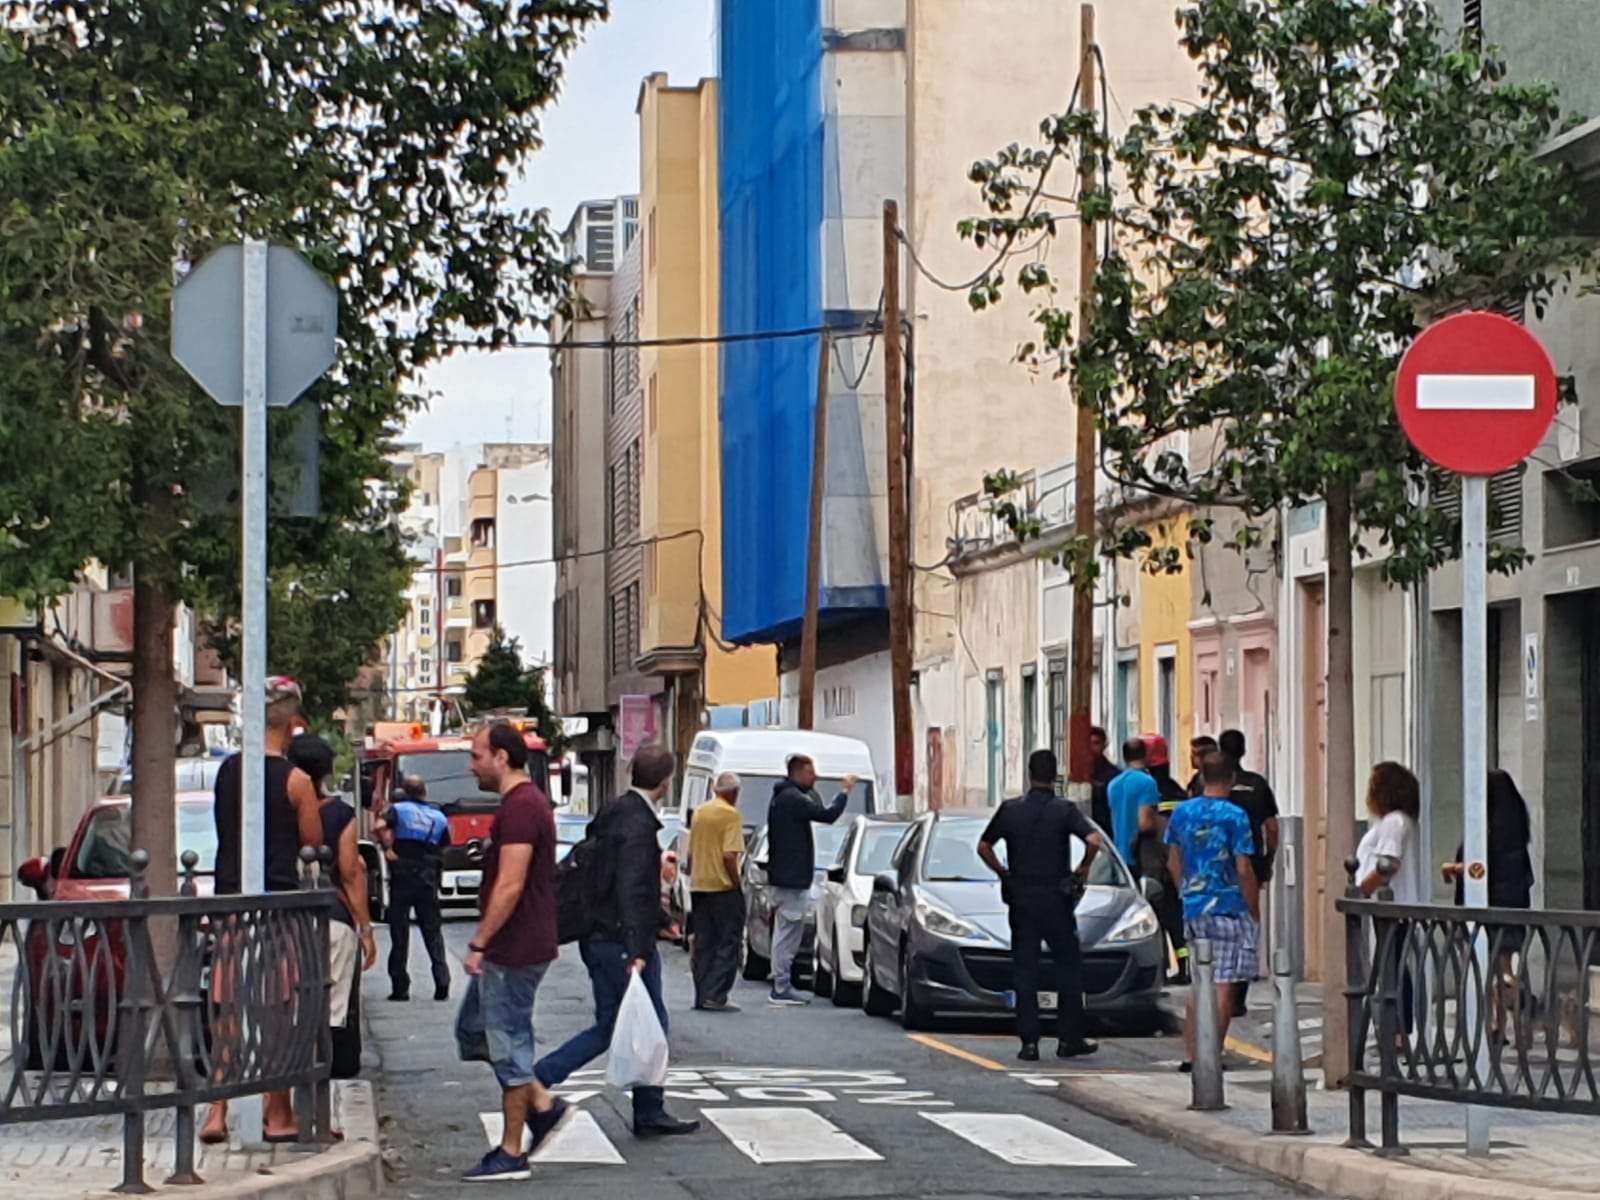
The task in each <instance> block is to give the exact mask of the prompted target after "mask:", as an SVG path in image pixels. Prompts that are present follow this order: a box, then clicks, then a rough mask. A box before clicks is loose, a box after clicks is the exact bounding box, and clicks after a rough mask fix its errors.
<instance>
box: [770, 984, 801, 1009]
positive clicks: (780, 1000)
mask: <svg viewBox="0 0 1600 1200" xmlns="http://www.w3.org/2000/svg"><path fill="white" fill-rule="evenodd" d="M767 1003H768V1004H770V1005H772V1006H773V1007H774V1008H803V1007H805V1006H806V1005H807V1004H810V1003H811V1000H810V999H809V998H808V997H806V996H802V995H801V994H800V993H799V992H797V991H795V990H794V989H793V988H789V989H788V990H787V991H782V992H779V991H774V992H773V993H772V994H771V995H770V996H768V997H767Z"/></svg>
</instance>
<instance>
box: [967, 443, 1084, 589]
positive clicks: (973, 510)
mask: <svg viewBox="0 0 1600 1200" xmlns="http://www.w3.org/2000/svg"><path fill="white" fill-rule="evenodd" d="M1073 477H1074V472H1073V469H1072V467H1071V466H1070V465H1060V466H1054V467H1048V468H1045V469H1043V470H1040V471H1029V472H1027V473H1026V474H1025V475H1023V476H1021V477H1020V478H1019V479H1018V480H1017V483H1016V486H1015V487H1013V488H1012V489H1011V490H1010V491H1008V492H1006V493H1004V494H1002V495H999V496H991V495H989V494H988V493H987V492H975V493H973V494H972V495H970V496H963V497H962V498H961V499H959V500H957V501H956V502H955V505H954V509H955V525H956V535H955V536H954V537H953V538H951V539H950V540H949V543H948V548H949V557H950V564H951V569H952V570H953V571H955V572H956V573H957V574H961V573H963V572H964V571H969V570H980V569H983V568H984V567H987V566H995V565H1001V564H1002V563H1003V562H1006V561H1010V560H1012V559H1013V558H1015V557H1017V556H1018V555H1022V554H1030V555H1031V554H1035V553H1038V552H1041V551H1043V550H1046V549H1048V548H1049V547H1050V546H1051V545H1052V544H1055V543H1059V542H1061V541H1064V540H1065V538H1066V536H1067V534H1068V532H1069V531H1070V528H1071V524H1072V482H1073ZM1013 521H1017V522H1025V523H1027V524H1028V526H1029V530H1028V535H1027V546H1026V547H1024V546H1023V544H1022V543H1021V542H1020V541H1019V540H1018V538H1017V536H1016V534H1014V533H1013V532H1012V523H1013Z"/></svg>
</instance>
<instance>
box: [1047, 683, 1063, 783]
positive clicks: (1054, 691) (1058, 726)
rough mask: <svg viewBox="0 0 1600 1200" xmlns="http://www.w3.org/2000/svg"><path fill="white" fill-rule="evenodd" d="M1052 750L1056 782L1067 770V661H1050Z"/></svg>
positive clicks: (1058, 781)
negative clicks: (1054, 760) (1054, 759)
mask: <svg viewBox="0 0 1600 1200" xmlns="http://www.w3.org/2000/svg"><path fill="white" fill-rule="evenodd" d="M1049 719H1050V731H1049V732H1050V749H1051V750H1052V751H1053V752H1054V753H1055V756H1056V782H1057V783H1060V782H1061V781H1062V780H1063V779H1065V778H1066V776H1065V774H1064V772H1065V771H1066V769H1067V660H1066V659H1064V658H1052V659H1051V660H1050V713H1049Z"/></svg>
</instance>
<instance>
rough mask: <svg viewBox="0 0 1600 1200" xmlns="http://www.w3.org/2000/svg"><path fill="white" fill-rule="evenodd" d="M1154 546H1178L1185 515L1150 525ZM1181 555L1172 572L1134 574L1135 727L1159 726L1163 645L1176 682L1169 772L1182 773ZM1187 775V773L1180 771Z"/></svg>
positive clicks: (1189, 690) (1185, 718)
mask: <svg viewBox="0 0 1600 1200" xmlns="http://www.w3.org/2000/svg"><path fill="white" fill-rule="evenodd" d="M1151 535H1152V536H1153V537H1154V539H1155V544H1156V545H1157V546H1158V547H1166V546H1178V547H1180V548H1181V547H1183V546H1184V545H1185V544H1186V543H1187V541H1188V537H1189V519H1188V517H1186V516H1179V517H1173V518H1168V519H1166V520H1163V521H1161V522H1160V523H1159V524H1158V525H1157V526H1154V527H1152V528H1151ZM1192 569H1193V568H1192V566H1191V565H1190V564H1189V563H1188V561H1187V559H1185V562H1184V569H1183V570H1182V571H1180V572H1178V573H1177V574H1175V575H1151V574H1149V573H1147V572H1140V576H1139V727H1140V731H1141V732H1146V733H1153V732H1160V729H1161V682H1160V679H1161V667H1160V659H1161V657H1162V652H1163V650H1166V651H1168V652H1169V653H1171V654H1172V655H1173V656H1174V662H1175V664H1176V666H1175V674H1176V684H1177V703H1176V706H1175V707H1176V712H1177V721H1176V724H1175V725H1174V728H1173V731H1172V732H1173V738H1174V740H1173V744H1172V745H1171V746H1170V747H1169V749H1170V750H1171V753H1172V758H1173V763H1174V767H1173V771H1174V774H1178V775H1182V771H1183V768H1184V767H1186V765H1187V763H1188V750H1187V748H1186V747H1187V743H1188V740H1189V738H1190V737H1191V736H1193V732H1194V682H1193V662H1192V659H1193V654H1192V651H1191V647H1190V644H1189V620H1190V616H1191V603H1192V594H1191V587H1190V579H1189V575H1190V571H1191V570H1192ZM1182 777H1185V778H1186V777H1187V776H1182Z"/></svg>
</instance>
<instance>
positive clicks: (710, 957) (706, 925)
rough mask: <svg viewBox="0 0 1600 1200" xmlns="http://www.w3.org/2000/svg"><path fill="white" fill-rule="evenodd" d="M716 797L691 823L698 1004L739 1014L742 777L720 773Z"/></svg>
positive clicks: (690, 855) (742, 822)
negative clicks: (732, 998) (734, 999)
mask: <svg viewBox="0 0 1600 1200" xmlns="http://www.w3.org/2000/svg"><path fill="white" fill-rule="evenodd" d="M712 793H713V795H712V799H711V800H710V801H708V802H707V803H706V804H703V805H701V806H700V808H698V809H696V810H695V813H694V817H693V820H692V821H691V823H690V826H689V891H690V920H691V921H692V923H693V926H694V960H693V966H694V1006H695V1007H696V1008H697V1009H701V1010H703V1011H705V1012H738V1011H739V1006H738V1005H736V1004H730V1003H729V1002H728V993H729V991H731V990H732V988H733V980H734V976H735V975H737V974H738V972H739V946H740V944H741V942H742V941H743V938H744V892H743V891H742V890H741V889H740V886H739V858H740V856H741V855H742V854H743V853H744V817H743V816H741V815H740V813H739V777H738V776H737V775H735V774H733V773H732V772H731V771H725V772H723V773H722V774H721V775H719V776H717V782H716V785H715V786H714V787H713V788H712Z"/></svg>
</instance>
